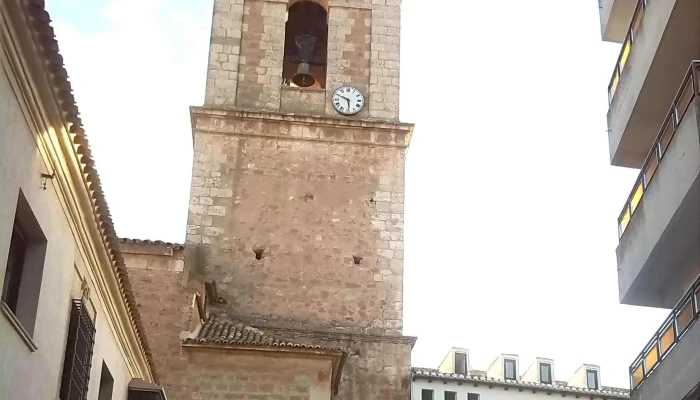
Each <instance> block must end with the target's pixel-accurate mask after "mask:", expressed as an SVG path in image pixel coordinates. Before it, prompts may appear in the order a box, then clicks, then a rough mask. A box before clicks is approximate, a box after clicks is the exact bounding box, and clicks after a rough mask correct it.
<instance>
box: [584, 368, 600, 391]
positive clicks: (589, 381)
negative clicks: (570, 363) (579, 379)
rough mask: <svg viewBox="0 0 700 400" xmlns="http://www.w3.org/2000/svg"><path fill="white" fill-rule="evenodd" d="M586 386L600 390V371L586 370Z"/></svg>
mask: <svg viewBox="0 0 700 400" xmlns="http://www.w3.org/2000/svg"><path fill="white" fill-rule="evenodd" d="M586 386H587V387H588V388H589V389H592V390H598V371H596V370H594V369H587V370H586Z"/></svg>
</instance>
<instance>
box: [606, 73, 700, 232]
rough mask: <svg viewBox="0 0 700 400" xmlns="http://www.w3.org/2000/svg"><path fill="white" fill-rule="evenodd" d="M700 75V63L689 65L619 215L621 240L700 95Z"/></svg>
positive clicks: (618, 223)
mask: <svg viewBox="0 0 700 400" xmlns="http://www.w3.org/2000/svg"><path fill="white" fill-rule="evenodd" d="M699 73H700V61H698V60H695V61H693V62H692V63H691V64H690V69H689V70H688V72H687V73H686V75H685V77H684V78H683V83H682V84H681V87H680V89H678V93H676V97H675V99H674V100H673V103H672V104H671V109H670V110H669V111H668V114H666V119H664V123H663V125H661V130H660V131H659V133H658V134H657V135H656V139H655V140H654V144H653V145H652V147H651V150H650V151H649V154H648V155H647V158H646V160H645V161H644V164H643V166H642V170H641V171H640V172H639V177H638V178H637V181H636V182H635V184H634V188H633V189H632V193H630V195H629V197H628V198H627V201H626V202H625V207H624V209H623V210H622V212H621V213H620V216H619V218H618V219H617V227H618V235H619V237H620V238H622V235H623V234H624V233H625V230H626V229H627V225H629V223H630V220H631V219H632V217H633V216H634V212H635V211H636V210H637V207H638V206H639V203H640V202H641V201H642V198H643V197H644V193H645V192H646V189H647V187H648V186H649V182H651V178H652V177H653V176H654V173H655V172H656V169H657V168H658V166H659V163H660V162H661V160H662V159H663V157H664V154H665V153H666V149H667V148H668V146H669V144H670V143H671V140H673V136H674V135H675V133H676V129H678V126H679V125H680V123H681V121H682V120H683V116H685V112H686V110H687V109H688V107H689V106H690V104H691V103H692V102H693V99H694V98H695V96H697V95H698V94H699V92H698V75H699Z"/></svg>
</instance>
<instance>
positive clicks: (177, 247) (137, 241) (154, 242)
mask: <svg viewBox="0 0 700 400" xmlns="http://www.w3.org/2000/svg"><path fill="white" fill-rule="evenodd" d="M119 243H124V244H137V245H153V246H167V247H171V248H173V249H175V250H182V249H184V248H185V245H184V244H180V243H172V242H164V241H162V240H149V239H128V238H119Z"/></svg>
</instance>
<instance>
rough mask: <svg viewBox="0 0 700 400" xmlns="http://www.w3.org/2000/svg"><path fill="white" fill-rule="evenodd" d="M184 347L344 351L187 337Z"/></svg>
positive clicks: (320, 352)
mask: <svg viewBox="0 0 700 400" xmlns="http://www.w3.org/2000/svg"><path fill="white" fill-rule="evenodd" d="M182 347H190V348H211V349H220V350H245V351H268V352H270V351H272V352H281V353H304V354H316V355H326V356H333V357H340V356H342V355H343V353H344V351H343V350H342V349H339V348H332V347H322V346H310V345H291V344H285V343H281V344H262V343H261V344H254V343H246V344H241V343H235V342H230V341H225V340H218V341H209V340H202V339H185V340H183V341H182Z"/></svg>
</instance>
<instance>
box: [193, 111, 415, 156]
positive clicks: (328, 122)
mask: <svg viewBox="0 0 700 400" xmlns="http://www.w3.org/2000/svg"><path fill="white" fill-rule="evenodd" d="M190 116H191V123H192V136H193V138H194V135H195V132H202V131H206V132H215V133H220V134H233V135H238V136H256V137H263V138H270V139H288V140H303V141H316V142H331V143H352V144H360V145H372V146H387V147H399V148H406V147H408V145H409V142H410V138H411V136H412V133H413V128H414V125H413V124H409V123H400V122H397V123H395V122H389V121H384V120H374V119H356V118H338V117H328V116H316V115H302V114H289V113H278V112H262V111H249V110H240V109H232V108H220V107H213V106H210V105H207V106H203V107H195V106H192V107H190ZM228 121H246V122H253V123H258V122H260V123H268V124H269V123H278V124H285V125H290V126H303V127H306V128H321V129H323V128H334V129H345V130H352V131H371V132H372V133H374V134H376V135H384V136H383V138H387V140H380V139H381V138H379V137H375V136H372V137H369V136H368V137H367V138H365V139H364V140H363V139H356V138H355V137H349V138H338V137H314V136H313V135H308V136H307V135H297V136H294V135H285V134H278V133H274V132H273V133H270V132H265V131H254V130H246V131H240V130H236V131H234V130H230V129H229V130H227V129H226V128H227V122H228ZM206 122H210V123H206ZM389 135H391V136H392V137H393V140H391V139H389V138H388V136H389Z"/></svg>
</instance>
